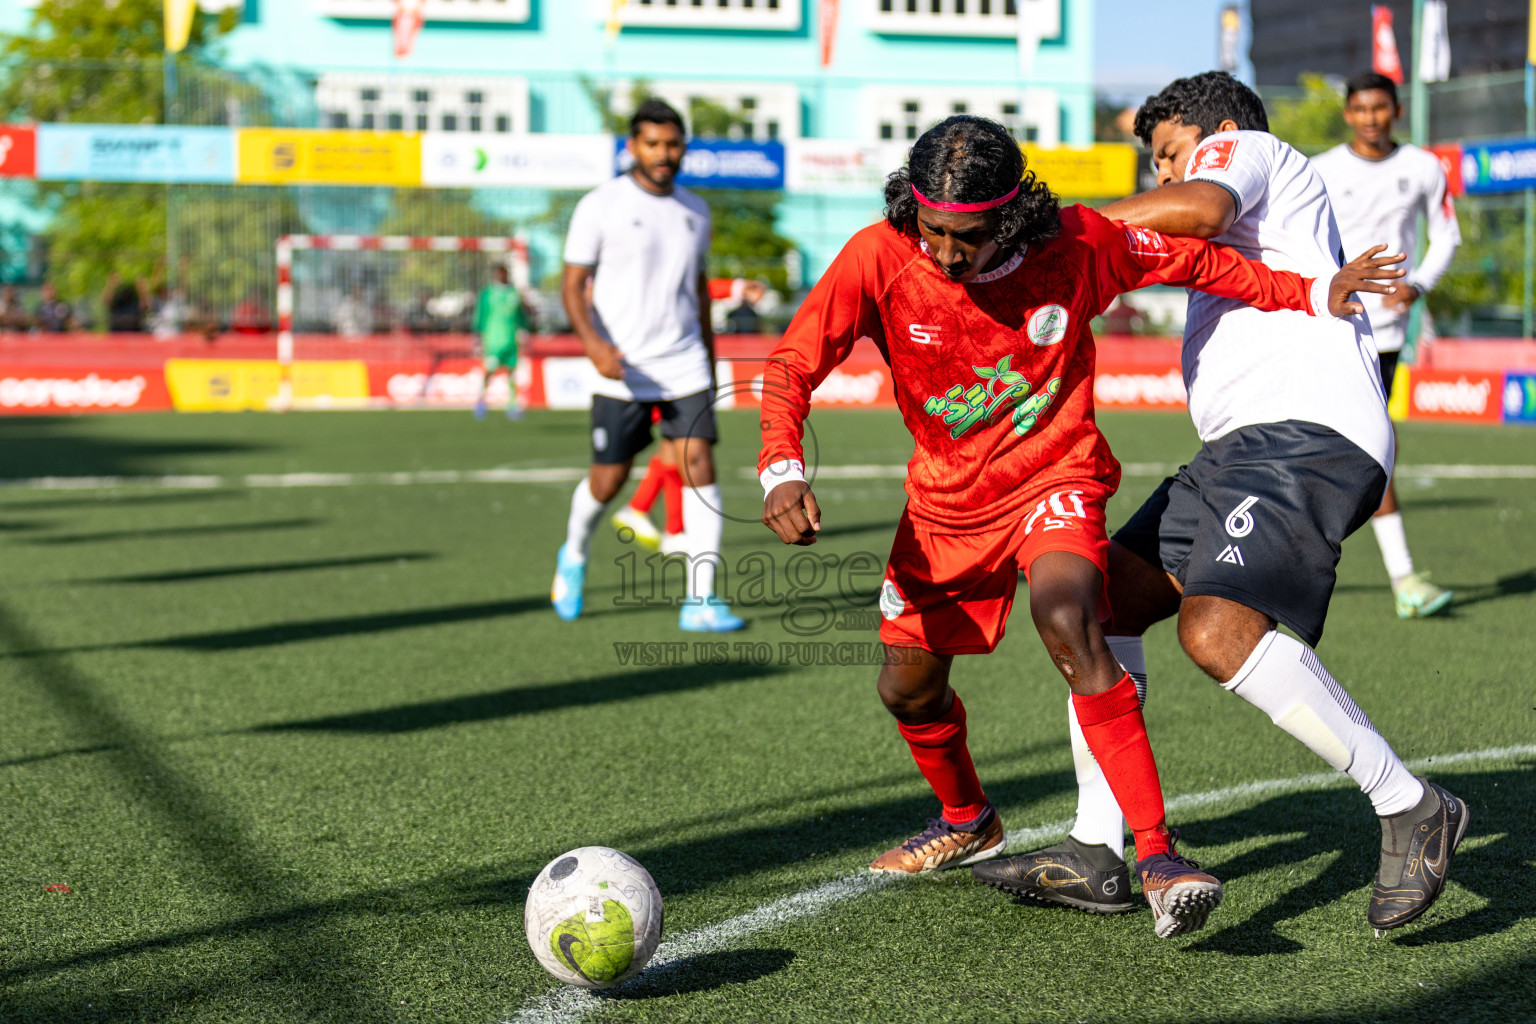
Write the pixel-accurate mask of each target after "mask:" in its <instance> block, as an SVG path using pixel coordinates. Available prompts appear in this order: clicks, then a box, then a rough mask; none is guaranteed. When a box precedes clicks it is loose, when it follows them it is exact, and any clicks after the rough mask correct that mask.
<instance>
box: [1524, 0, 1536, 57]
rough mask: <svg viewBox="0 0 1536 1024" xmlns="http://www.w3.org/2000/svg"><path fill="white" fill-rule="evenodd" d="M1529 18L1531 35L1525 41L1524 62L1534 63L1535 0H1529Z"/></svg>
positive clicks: (1535, 54) (1535, 51)
mask: <svg viewBox="0 0 1536 1024" xmlns="http://www.w3.org/2000/svg"><path fill="white" fill-rule="evenodd" d="M1529 20H1530V23H1531V28H1530V33H1531V35H1530V39H1529V41H1527V43H1526V49H1525V62H1526V63H1527V64H1536V0H1531V16H1530V19H1529Z"/></svg>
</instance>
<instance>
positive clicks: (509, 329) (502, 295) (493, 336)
mask: <svg viewBox="0 0 1536 1024" xmlns="http://www.w3.org/2000/svg"><path fill="white" fill-rule="evenodd" d="M527 327H528V318H527V314H526V313H525V312H524V310H523V297H522V296H521V295H520V294H518V291H517V289H516V288H514V287H512V286H511V285H510V284H496V283H494V282H493V283H491V284H488V285H486V286H485V287H484V288H482V289H481V290H480V298H479V299H478V300H477V301H476V302H475V333H477V334H479V335H480V344H481V347H482V348H483V349H484V350H485V352H486V353H487V354H491V353H506V352H516V351H517V334H518V332H519V331H522V330H526V329H527Z"/></svg>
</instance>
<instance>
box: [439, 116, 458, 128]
mask: <svg viewBox="0 0 1536 1024" xmlns="http://www.w3.org/2000/svg"><path fill="white" fill-rule="evenodd" d="M442 127H443V131H445V132H456V131H458V130H459V119H458V117H457V116H456V115H454V114H444V115H443V120H442Z"/></svg>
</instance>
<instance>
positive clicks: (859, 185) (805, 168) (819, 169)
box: [784, 139, 909, 202]
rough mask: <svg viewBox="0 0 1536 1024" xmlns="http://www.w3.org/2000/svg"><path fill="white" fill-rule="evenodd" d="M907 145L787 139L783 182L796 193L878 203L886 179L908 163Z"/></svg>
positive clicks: (898, 143)
mask: <svg viewBox="0 0 1536 1024" xmlns="http://www.w3.org/2000/svg"><path fill="white" fill-rule="evenodd" d="M908 148H909V147H908V146H907V144H906V143H901V142H884V143H881V142H852V141H845V140H842V139H790V140H789V141H788V142H786V143H784V159H785V163H786V166H785V168H784V177H785V182H786V184H787V185H788V187H789V188H790V189H791V190H792V191H795V192H820V193H823V194H826V195H863V196H868V197H869V198H870V200H871V201H875V202H878V201H879V200H880V196H881V190H882V189H884V187H885V176H886V175H887V174H890V173H891V172H892V171H894V170H896V168H898V167H900V166H901V165H902V164H904V163H906V161H907V149H908Z"/></svg>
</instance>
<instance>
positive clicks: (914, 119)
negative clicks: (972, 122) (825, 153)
mask: <svg viewBox="0 0 1536 1024" xmlns="http://www.w3.org/2000/svg"><path fill="white" fill-rule="evenodd" d="M861 102H862V104H863V107H862V110H863V113H862V119H863V123H864V124H865V125H867V126H868V127H867V128H866V129H864V131H865V132H868V134H867V135H864V137H865V138H866V139H870V140H879V141H882V142H889V141H894V140H897V139H904V140H906V141H912V140H915V139H916V138H917V137H918V136H919V135H921V134H922V133H923V132H925V131H927V130H928V129H929V128H931V127H932V126H933V125H935V124H937V123H938V122H939V121H941V120H943V119H944V118H946V117H949V116H951V115H953V114H978V115H980V116H982V117H990V118H992V119H994V120H996V121H1001V122H1002V123H1003V124H1004V125H1006V126H1007V128H1008V130H1009V131H1010V132H1012V133H1013V136H1014V138H1016V139H1018V140H1019V141H1020V142H1034V143H1037V144H1039V145H1042V146H1056V145H1060V143H1061V101H1060V99H1059V97H1058V96H1057V94H1056V90H1054V89H1048V88H1034V87H1032V88H1027V89H1023V90H1020V89H1013V88H1007V87H1003V86H971V87H960V86H949V87H946V86H942V85H940V86H932V87H925V88H923V89H918V90H914V89H913V88H911V87H910V86H907V87H902V86H868V87H866V88H865V89H863V90H861Z"/></svg>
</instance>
